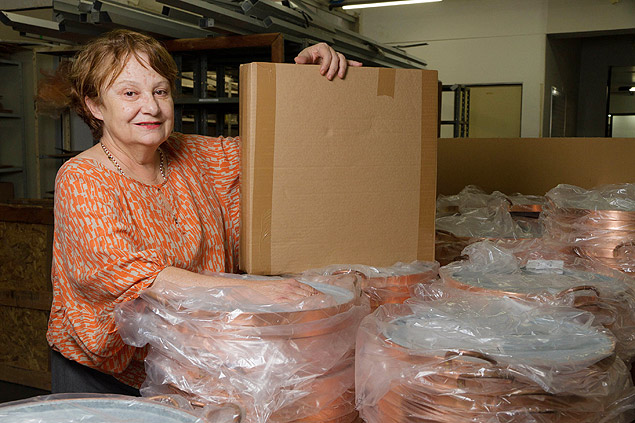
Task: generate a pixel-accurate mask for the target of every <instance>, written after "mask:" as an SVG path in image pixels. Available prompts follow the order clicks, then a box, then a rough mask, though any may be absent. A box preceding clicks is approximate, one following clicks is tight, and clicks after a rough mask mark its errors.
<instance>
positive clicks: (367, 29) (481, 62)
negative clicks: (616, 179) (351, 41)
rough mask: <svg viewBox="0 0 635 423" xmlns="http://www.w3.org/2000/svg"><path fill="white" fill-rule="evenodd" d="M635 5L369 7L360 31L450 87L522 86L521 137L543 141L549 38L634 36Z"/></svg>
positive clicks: (545, 2)
mask: <svg viewBox="0 0 635 423" xmlns="http://www.w3.org/2000/svg"><path fill="white" fill-rule="evenodd" d="M634 18H635V1H634V0H621V1H619V2H617V3H615V4H613V3H612V1H611V0H532V1H526V0H479V1H473V0H444V1H443V2H440V3H430V4H421V5H412V6H399V7H386V8H377V9H365V10H364V11H362V12H361V14H360V32H361V33H362V34H363V35H366V36H369V37H371V38H374V39H376V40H378V41H380V42H384V43H390V44H393V45H403V44H410V43H416V42H428V43H429V45H427V46H422V47H412V48H408V49H407V51H408V52H409V53H411V54H413V55H415V56H418V57H421V58H422V59H425V60H427V61H428V64H429V66H428V67H429V68H430V69H436V70H438V71H439V79H440V80H441V81H443V83H444V84H452V83H467V84H480V83H491V84H494V83H522V84H523V102H522V110H523V111H522V127H521V136H522V137H537V136H543V135H544V134H543V120H544V114H543V111H545V110H544V104H545V101H544V99H545V89H546V87H545V71H546V56H547V40H546V39H547V34H564V33H583V32H588V31H608V30H631V31H632V30H633V27H634V25H633V22H634Z"/></svg>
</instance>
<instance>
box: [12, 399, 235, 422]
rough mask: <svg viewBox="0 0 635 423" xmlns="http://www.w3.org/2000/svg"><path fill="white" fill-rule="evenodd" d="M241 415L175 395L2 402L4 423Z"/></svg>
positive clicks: (228, 407)
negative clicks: (196, 404) (195, 406)
mask: <svg viewBox="0 0 635 423" xmlns="http://www.w3.org/2000/svg"><path fill="white" fill-rule="evenodd" d="M241 416H242V411H241V410H240V409H239V408H238V407H236V406H233V405H225V406H213V405H209V406H207V407H205V408H203V409H200V410H197V411H194V409H193V408H192V406H191V405H190V404H189V403H188V402H187V401H185V400H184V399H183V398H181V397H179V396H174V395H160V396H156V397H154V398H137V397H130V396H124V395H101V394H54V395H43V396H38V397H33V398H29V399H26V400H21V401H13V402H8V403H4V404H0V421H1V422H2V423H150V422H159V421H160V422H161V423H239V422H240V421H241V419H242V417H241Z"/></svg>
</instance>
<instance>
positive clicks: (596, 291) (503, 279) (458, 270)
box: [440, 242, 635, 362]
mask: <svg viewBox="0 0 635 423" xmlns="http://www.w3.org/2000/svg"><path fill="white" fill-rule="evenodd" d="M465 252H466V253H467V255H468V259H467V260H464V261H460V262H454V263H451V264H449V265H448V266H445V267H443V268H441V270H440V275H441V281H442V282H441V286H443V287H444V288H445V289H446V290H448V291H449V290H452V289H458V290H461V291H464V292H469V293H472V294H480V295H486V296H493V297H508V298H514V299H518V300H523V301H533V302H539V303H544V304H551V305H568V306H572V307H575V308H577V309H580V310H585V311H588V312H590V313H592V314H593V316H594V322H595V323H597V324H601V325H603V326H604V327H605V328H607V329H609V330H610V331H611V333H612V334H613V335H614V336H615V338H616V340H617V346H616V352H617V353H618V355H619V356H620V357H621V358H622V359H624V360H625V361H627V362H628V361H629V360H630V359H632V358H633V357H635V290H634V289H633V286H632V283H630V281H629V280H628V278H626V277H624V276H622V275H621V274H620V273H619V272H613V273H612V274H611V275H601V274H598V273H594V272H593V271H589V270H587V269H584V267H583V266H582V265H583V264H584V262H583V261H578V262H577V263H576V265H577V268H574V267H570V265H569V264H565V263H564V262H563V261H559V260H548V259H541V260H536V259H534V260H527V261H525V262H521V261H520V260H518V259H517V258H516V256H515V255H514V254H513V253H512V252H511V251H509V250H507V249H505V248H503V247H500V246H498V245H496V244H493V243H490V242H479V243H476V244H472V245H470V246H469V247H468V248H467V249H466V250H465ZM536 254H537V253H534V255H536ZM545 255H546V256H549V253H548V252H547V253H546V254H545Z"/></svg>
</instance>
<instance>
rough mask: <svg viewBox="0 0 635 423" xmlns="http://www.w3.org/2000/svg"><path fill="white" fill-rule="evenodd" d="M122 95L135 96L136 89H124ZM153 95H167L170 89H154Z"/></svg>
mask: <svg viewBox="0 0 635 423" xmlns="http://www.w3.org/2000/svg"><path fill="white" fill-rule="evenodd" d="M123 95H124V97H129V98H133V97H135V96H136V95H138V94H137V92H136V91H130V90H126V91H124V92H123ZM154 95H156V96H159V97H167V96H169V95H170V91H168V90H165V89H157V90H154Z"/></svg>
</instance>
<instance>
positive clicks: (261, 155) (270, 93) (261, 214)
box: [253, 66, 276, 275]
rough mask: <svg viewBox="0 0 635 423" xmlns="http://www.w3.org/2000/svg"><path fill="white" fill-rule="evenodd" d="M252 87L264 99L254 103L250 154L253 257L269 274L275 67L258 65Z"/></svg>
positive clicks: (265, 272)
mask: <svg viewBox="0 0 635 423" xmlns="http://www.w3.org/2000/svg"><path fill="white" fill-rule="evenodd" d="M256 87H257V89H258V93H257V95H258V96H259V97H262V98H266V99H267V101H258V102H257V103H256V104H257V105H256V134H258V142H257V143H256V144H255V148H256V150H257V151H256V153H255V154H254V160H255V163H254V164H255V166H254V178H253V181H254V192H255V193H258V194H257V196H258V198H259V199H268V202H266V201H258V200H257V201H255V202H254V209H253V213H254V216H257V220H258V221H259V222H260V226H261V228H264V229H262V232H261V233H262V236H261V237H260V239H258V240H254V241H256V242H257V245H256V246H255V248H258V249H259V250H260V254H258V255H257V257H261V258H262V260H263V263H261V266H259V267H261V268H262V269H264V274H266V275H268V274H270V273H271V210H272V209H273V205H272V201H273V160H274V149H275V141H276V131H275V126H272V125H271V122H275V121H276V68H275V67H273V66H266V67H265V66H258V73H257V82H256Z"/></svg>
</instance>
